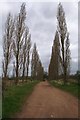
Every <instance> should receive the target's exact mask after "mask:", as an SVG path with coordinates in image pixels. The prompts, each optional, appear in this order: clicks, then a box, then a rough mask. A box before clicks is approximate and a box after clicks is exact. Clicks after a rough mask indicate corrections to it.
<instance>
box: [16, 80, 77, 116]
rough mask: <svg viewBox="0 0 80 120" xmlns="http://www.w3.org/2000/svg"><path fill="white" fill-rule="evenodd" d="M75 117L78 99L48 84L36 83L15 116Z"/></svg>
mask: <svg viewBox="0 0 80 120" xmlns="http://www.w3.org/2000/svg"><path fill="white" fill-rule="evenodd" d="M51 117H52V118H77V117H78V100H77V99H76V98H75V97H73V96H72V95H70V94H68V93H66V92H64V91H61V90H59V89H57V88H55V87H52V86H50V85H49V83H48V82H47V81H45V82H40V83H39V84H37V85H36V87H35V89H34V91H33V92H32V94H31V96H30V97H29V98H28V100H27V101H26V102H25V103H24V105H23V108H22V111H21V112H20V113H18V114H17V118H51Z"/></svg>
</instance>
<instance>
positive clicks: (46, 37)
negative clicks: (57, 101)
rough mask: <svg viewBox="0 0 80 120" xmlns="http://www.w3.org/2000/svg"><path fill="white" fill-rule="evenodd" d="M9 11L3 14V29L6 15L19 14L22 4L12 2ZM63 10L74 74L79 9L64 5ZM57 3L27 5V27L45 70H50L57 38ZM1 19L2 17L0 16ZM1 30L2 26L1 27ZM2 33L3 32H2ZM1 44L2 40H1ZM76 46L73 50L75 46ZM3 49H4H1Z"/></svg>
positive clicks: (76, 56) (70, 4)
mask: <svg viewBox="0 0 80 120" xmlns="http://www.w3.org/2000/svg"><path fill="white" fill-rule="evenodd" d="M7 5H8V7H9V9H8V11H7V12H4V13H3V20H2V21H3V23H2V28H4V23H5V19H6V15H7V13H8V12H9V11H11V13H12V14H13V15H15V14H17V13H18V12H19V10H20V5H21V3H20V2H17V3H15V2H12V3H7ZM62 5H63V8H64V10H65V15H66V21H67V26H68V30H69V33H70V42H71V44H72V48H71V55H72V60H73V62H72V64H71V66H72V69H71V70H72V72H75V71H76V70H77V68H76V66H77V62H74V61H75V59H77V58H78V52H77V42H78V41H77V39H78V34H77V20H78V19H77V10H75V9H77V7H76V3H72V2H71V3H70V2H68V3H65V2H63V3H62ZM57 6H58V3H57V2H51V3H50V2H48V3H47V2H42V3H41V2H39V3H38V2H35V3H30V2H29V3H26V11H27V19H26V25H27V26H28V27H29V29H30V32H31V40H32V46H33V43H34V42H36V44H37V49H38V51H39V54H40V58H41V60H42V63H43V66H44V68H45V70H47V69H48V65H49V62H50V55H51V51H52V45H53V40H54V36H55V31H56V28H57V27H56V25H57V19H56V14H57ZM0 18H1V16H0ZM0 28H1V25H0ZM0 33H1V31H0ZM0 44H2V43H1V40H0ZM74 45H75V46H76V47H74V48H73V46H74ZM0 49H2V48H0ZM1 54H2V51H1V50H0V55H1Z"/></svg>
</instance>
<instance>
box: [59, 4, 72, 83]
mask: <svg viewBox="0 0 80 120" xmlns="http://www.w3.org/2000/svg"><path fill="white" fill-rule="evenodd" d="M57 20H58V32H59V39H60V48H61V55H60V62H61V64H62V68H63V78H64V83H66V81H67V74H68V72H69V71H70V70H69V69H70V67H69V66H70V58H71V57H70V49H69V46H70V42H69V34H68V31H67V25H66V19H65V12H64V9H63V7H62V5H61V3H59V5H58V12H57ZM67 69H68V71H67Z"/></svg>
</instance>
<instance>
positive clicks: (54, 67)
mask: <svg viewBox="0 0 80 120" xmlns="http://www.w3.org/2000/svg"><path fill="white" fill-rule="evenodd" d="M59 54H60V43H59V35H58V32H57V31H56V33H55V38H54V42H53V46H52V54H51V60H50V64H49V70H48V72H49V79H58V76H59V68H60V60H59Z"/></svg>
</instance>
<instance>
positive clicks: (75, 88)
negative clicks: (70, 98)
mask: <svg viewBox="0 0 80 120" xmlns="http://www.w3.org/2000/svg"><path fill="white" fill-rule="evenodd" d="M50 84H51V85H53V86H54V87H57V88H59V89H62V90H64V91H66V92H69V93H70V94H72V95H74V96H76V97H77V98H79V99H80V95H79V91H80V85H79V84H78V83H70V82H68V83H66V84H63V83H62V84H61V82H60V81H59V82H57V81H55V80H51V81H50Z"/></svg>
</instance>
